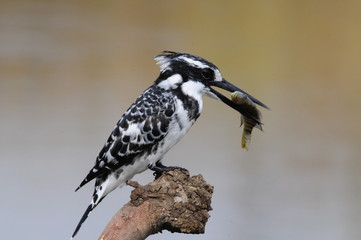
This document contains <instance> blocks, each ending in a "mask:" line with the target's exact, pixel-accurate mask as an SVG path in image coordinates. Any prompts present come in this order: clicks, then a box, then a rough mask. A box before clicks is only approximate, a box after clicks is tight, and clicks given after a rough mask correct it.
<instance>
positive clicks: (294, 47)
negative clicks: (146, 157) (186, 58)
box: [0, 0, 361, 240]
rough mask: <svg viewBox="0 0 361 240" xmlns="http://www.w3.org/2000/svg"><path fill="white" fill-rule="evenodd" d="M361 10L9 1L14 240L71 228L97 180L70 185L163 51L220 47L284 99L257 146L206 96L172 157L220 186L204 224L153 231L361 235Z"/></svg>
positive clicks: (260, 3) (255, 84)
mask: <svg viewBox="0 0 361 240" xmlns="http://www.w3.org/2000/svg"><path fill="white" fill-rule="evenodd" d="M360 11H361V2H360V1H357V0H355V1H335V0H331V1H310V0H306V1H286V0H275V1H267V0H257V1H227V2H225V1H89V0H88V1H58V0H52V1H46V0H26V1H25V0H24V1H21V0H11V1H10V0H9V1H4V0H2V1H1V2H0V123H1V124H0V179H1V183H2V184H1V186H2V187H1V191H0V194H1V201H0V202H1V204H0V212H1V214H0V226H1V227H0V228H1V236H2V239H25V238H26V239H54V240H57V239H59V240H60V239H69V238H70V236H71V234H72V232H73V230H74V228H75V226H76V224H77V223H78V221H79V219H80V217H81V215H82V214H83V211H84V210H85V208H86V207H87V205H88V203H89V202H90V198H91V194H92V192H93V183H90V184H89V185H86V186H85V187H84V188H83V189H81V190H80V191H78V192H77V193H74V189H75V188H76V187H77V186H78V184H79V183H80V181H81V180H82V179H83V178H84V177H85V176H86V174H87V173H88V171H89V170H90V168H91V167H92V166H93V163H94V161H95V157H96V155H97V154H98V152H99V150H100V149H101V147H102V146H103V144H104V143H105V140H106V139H107V137H108V135H109V133H110V132H111V130H112V129H113V126H114V124H115V123H116V122H117V120H118V119H119V117H120V116H121V115H122V113H123V112H124V111H125V110H126V109H127V107H128V106H129V105H130V104H131V103H132V102H133V101H134V99H135V98H136V97H137V96H138V95H139V94H140V93H141V92H142V91H143V90H144V89H145V88H147V87H148V86H150V85H151V84H152V82H153V81H154V80H155V79H156V78H157V76H158V74H159V67H158V66H157V65H156V64H155V62H154V61H153V59H152V57H153V56H155V55H157V54H158V53H160V52H161V51H162V50H173V51H182V52H188V53H193V54H196V55H199V56H202V57H204V58H206V59H208V60H209V61H211V62H213V63H214V64H216V65H217V66H218V67H219V68H220V69H221V71H222V74H223V76H224V77H225V78H226V79H227V80H229V81H230V82H232V83H234V84H235V85H237V86H239V87H240V88H242V89H244V90H245V91H247V92H249V93H250V94H252V95H254V96H255V97H257V98H258V99H260V100H261V101H263V102H264V103H266V104H267V105H268V106H270V107H271V109H272V111H267V110H264V109H262V113H263V120H264V132H261V131H258V130H257V129H256V130H254V133H253V136H252V142H251V145H250V150H249V151H245V150H243V149H241V147H240V141H241V131H242V130H241V129H240V128H239V124H240V117H239V114H238V113H237V112H235V111H233V110H232V109H230V108H228V107H227V106H226V105H224V104H222V103H221V102H217V101H215V100H213V99H205V103H204V111H203V114H202V116H201V117H200V118H199V120H198V121H197V122H196V124H195V125H194V127H193V128H192V129H191V131H190V132H189V134H188V135H186V137H185V138H184V139H183V140H182V141H181V142H180V143H179V144H178V145H176V146H175V147H174V148H173V149H172V150H171V151H170V152H169V153H168V155H167V156H166V159H165V163H166V164H168V165H178V166H182V167H185V168H187V169H189V171H190V173H191V174H192V175H195V174H203V176H204V177H205V179H206V180H207V181H208V182H209V183H210V184H212V185H214V187H215V192H214V196H213V204H212V205H213V208H214V209H213V211H212V212H210V214H211V218H210V219H209V221H208V223H207V227H206V233H205V234H204V235H182V234H171V233H169V232H163V233H162V234H158V235H154V236H152V237H150V238H149V239H153V240H155V239H194V240H195V239H207V240H215V239H247V240H263V239H267V240H273V239H274V240H280V239H287V240H288V239H293V240H304V239H308V240H336V239H337V240H354V239H355V240H356V239H361V162H360V160H361V127H360V121H361V94H360V92H361V83H360V78H361V64H360V63H361V44H360V43H361V25H360V23H361V15H360ZM135 180H137V181H139V182H140V183H141V184H146V183H148V182H149V181H151V180H152V172H151V171H146V172H144V173H142V174H140V175H138V176H137V177H136V178H135ZM130 191H131V188H130V187H124V188H122V189H120V190H116V191H114V192H113V193H112V194H110V195H109V196H108V197H107V198H106V199H105V200H104V201H103V202H102V204H100V205H99V206H98V207H97V208H96V209H95V211H93V213H92V214H91V215H90V217H89V218H88V220H87V221H86V222H85V224H84V225H83V227H82V229H81V230H80V232H79V234H78V236H77V238H76V239H78V240H82V239H97V238H98V236H99V235H100V234H101V232H102V230H103V228H104V226H105V225H106V224H107V222H108V220H109V219H110V218H111V217H112V216H113V214H114V213H115V212H116V211H117V210H118V209H119V208H120V207H121V206H122V205H123V204H124V203H126V202H128V200H129V194H130Z"/></svg>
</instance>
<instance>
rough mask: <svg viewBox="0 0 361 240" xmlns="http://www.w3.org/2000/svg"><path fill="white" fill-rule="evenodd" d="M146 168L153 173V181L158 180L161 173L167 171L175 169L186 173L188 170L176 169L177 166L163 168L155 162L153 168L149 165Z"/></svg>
mask: <svg viewBox="0 0 361 240" xmlns="http://www.w3.org/2000/svg"><path fill="white" fill-rule="evenodd" d="M148 168H149V169H150V170H152V171H154V173H153V175H154V177H155V179H158V178H159V177H160V176H162V174H163V172H169V171H173V170H175V169H178V170H181V171H186V172H188V170H187V169H185V168H182V167H177V166H164V165H163V164H162V163H160V162H157V163H156V164H155V165H153V166H151V165H149V166H148Z"/></svg>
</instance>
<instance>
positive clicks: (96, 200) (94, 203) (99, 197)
mask: <svg viewBox="0 0 361 240" xmlns="http://www.w3.org/2000/svg"><path fill="white" fill-rule="evenodd" d="M103 193H104V192H103V191H101V192H98V191H96V190H95V191H94V194H93V198H92V201H91V202H90V204H89V206H88V207H87V209H86V210H85V212H84V214H83V216H82V217H81V219H80V221H79V223H78V225H77V226H76V228H75V231H74V233H73V235H72V236H71V239H73V238H74V237H75V235H76V234H77V233H78V231H79V229H80V228H81V225H82V224H83V223H84V222H85V220H86V219H87V218H88V216H89V214H90V213H91V212H92V211H93V209H94V208H95V207H96V206H98V204H99V203H100V202H101V201H102V200H103V198H104V197H105V195H104V196H102V195H103Z"/></svg>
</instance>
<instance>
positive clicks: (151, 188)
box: [99, 170, 213, 240]
mask: <svg viewBox="0 0 361 240" xmlns="http://www.w3.org/2000/svg"><path fill="white" fill-rule="evenodd" d="M129 185H131V186H133V187H135V189H134V190H133V191H132V193H131V196H130V198H131V201H130V202H128V203H127V204H126V205H124V206H123V207H122V209H120V210H119V211H118V212H117V213H116V214H115V216H114V217H113V218H112V220H111V221H110V222H109V223H108V225H107V226H106V228H105V230H104V231H103V233H102V234H101V236H100V238H99V240H141V239H146V238H147V237H148V236H149V235H151V234H156V233H158V232H161V231H162V230H168V231H171V232H179V233H193V234H200V233H204V231H205V224H206V222H207V220H208V218H209V217H210V216H209V214H208V211H210V210H212V208H211V198H212V193H213V186H211V185H209V184H207V183H206V182H205V180H204V179H203V177H202V175H197V176H192V177H189V174H188V172H186V171H181V170H173V171H169V172H165V173H164V174H163V175H162V176H161V177H159V178H158V179H156V180H154V181H153V182H151V183H149V184H147V185H145V186H141V185H139V184H138V183H137V182H130V183H129Z"/></svg>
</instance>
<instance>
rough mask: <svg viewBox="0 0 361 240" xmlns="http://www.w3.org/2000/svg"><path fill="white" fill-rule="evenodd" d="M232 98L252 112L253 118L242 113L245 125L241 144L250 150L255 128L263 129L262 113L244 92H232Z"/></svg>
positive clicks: (242, 122)
mask: <svg viewBox="0 0 361 240" xmlns="http://www.w3.org/2000/svg"><path fill="white" fill-rule="evenodd" d="M231 100H232V102H234V103H235V104H237V105H241V106H242V107H243V108H245V109H247V111H248V112H249V113H251V115H252V117H253V118H250V117H246V116H244V115H242V114H241V125H240V127H241V126H242V125H243V133H242V140H241V146H242V148H243V149H246V150H247V151H248V148H249V145H250V143H251V136H252V130H253V128H258V129H259V130H261V131H263V129H262V125H263V123H262V122H261V120H262V115H261V112H260V111H259V110H258V109H257V107H256V104H255V103H254V102H253V101H252V100H251V99H250V98H249V97H248V96H247V95H246V94H244V93H242V92H239V91H235V92H233V93H231Z"/></svg>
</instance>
